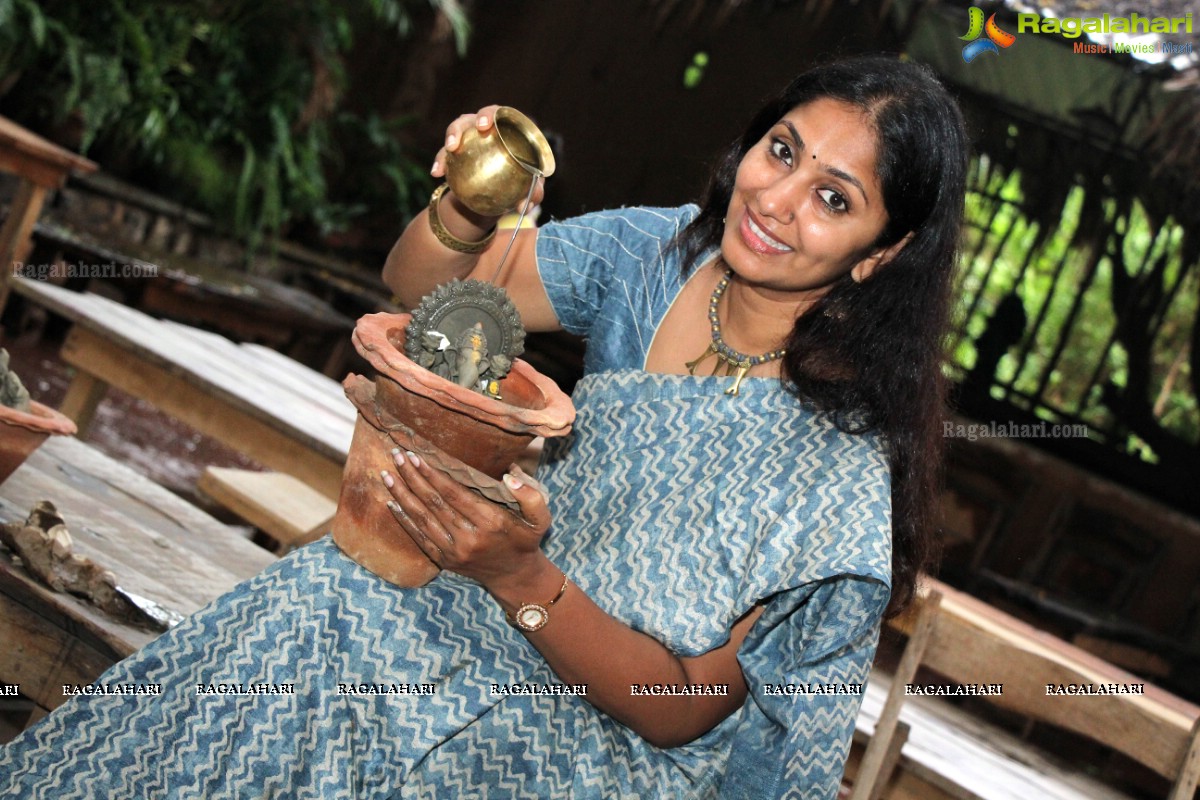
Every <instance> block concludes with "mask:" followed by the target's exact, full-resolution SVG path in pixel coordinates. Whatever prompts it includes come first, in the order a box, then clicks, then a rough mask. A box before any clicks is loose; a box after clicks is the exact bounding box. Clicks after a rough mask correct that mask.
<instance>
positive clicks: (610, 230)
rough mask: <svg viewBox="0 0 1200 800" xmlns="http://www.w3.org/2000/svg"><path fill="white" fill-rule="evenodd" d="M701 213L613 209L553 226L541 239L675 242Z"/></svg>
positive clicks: (688, 207)
mask: <svg viewBox="0 0 1200 800" xmlns="http://www.w3.org/2000/svg"><path fill="white" fill-rule="evenodd" d="M699 213H700V209H699V208H698V207H697V206H696V205H694V204H688V205H683V206H676V207H674V208H668V207H658V206H624V207H621V208H610V209H606V210H604V211H593V212H590V213H587V214H582V215H580V216H577V217H569V218H567V219H563V220H554V221H552V222H549V223H547V224H546V225H544V226H543V227H542V228H541V229H540V231H539V239H541V238H546V239H553V238H556V237H567V238H578V237H580V236H588V235H593V236H599V237H611V238H614V239H619V240H625V239H627V238H634V239H636V238H644V239H647V240H655V241H659V242H662V243H665V242H669V241H670V240H672V239H674V238H675V237H676V236H677V235H678V234H679V233H680V232H681V231H682V230H683V229H684V228H685V227H687V225H688V224H689V223H690V222H691V221H692V220H693V219H695V218H696V215H697V214H699Z"/></svg>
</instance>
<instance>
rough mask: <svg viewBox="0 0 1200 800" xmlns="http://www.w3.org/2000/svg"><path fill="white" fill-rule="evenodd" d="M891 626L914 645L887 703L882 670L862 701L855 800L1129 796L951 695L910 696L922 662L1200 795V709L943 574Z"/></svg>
mask: <svg viewBox="0 0 1200 800" xmlns="http://www.w3.org/2000/svg"><path fill="white" fill-rule="evenodd" d="M891 624H892V626H893V627H894V628H896V629H897V630H899V631H902V632H903V633H905V634H907V635H908V636H909V641H908V644H907V646H906V647H905V650H904V653H903V656H902V657H901V661H900V664H899V666H898V667H897V669H896V674H895V676H894V678H892V680H891V682H890V686H889V687H888V689H887V690H886V699H884V697H883V695H884V694H885V690H884V689H883V688H882V687H883V685H884V684H885V683H886V679H884V678H881V677H876V676H873V677H872V684H873V686H871V687H869V689H868V693H867V697H866V698H865V700H864V703H863V711H862V713H861V714H860V718H859V729H860V731H859V737H860V739H861V738H863V736H864V735H865V734H867V733H871V734H873V735H871V738H870V743H869V744H868V745H867V747H866V750H865V752H863V754H862V756H861V760H860V761H858V763H857V764H856V765H855V764H852V765H851V770H848V774H849V772H850V771H853V772H854V793H853V795H852V797H853V798H854V800H870V799H871V798H877V797H896V798H901V797H921V798H934V797H957V798H980V799H982V800H992V799H993V798H996V799H997V800H999V799H1000V798H1012V799H1013V800H1025V798H1030V797H1037V798H1079V800H1084V798H1089V799H1091V800H1095V799H1096V798H1108V797H1121V796H1122V795H1120V794H1118V793H1116V792H1115V791H1113V790H1112V789H1109V788H1107V787H1104V786H1103V785H1101V784H1099V783H1097V782H1096V781H1095V780H1093V779H1091V778H1089V777H1087V776H1084V775H1082V774H1079V773H1078V772H1073V771H1071V770H1070V769H1068V768H1065V767H1062V766H1059V765H1056V764H1054V762H1053V760H1052V759H1049V758H1047V757H1045V756H1044V755H1043V754H1039V753H1038V752H1037V751H1036V750H1035V749H1034V748H1031V747H1030V746H1028V745H1025V744H1024V743H1021V742H1019V741H1018V740H1017V739H1016V738H1015V737H1012V736H1010V735H1008V734H1005V733H1003V732H1001V731H1000V730H999V729H998V728H996V727H995V726H991V725H988V724H986V723H983V722H980V721H977V720H974V719H973V718H971V717H969V716H967V715H966V714H964V713H963V712H962V711H961V710H959V709H955V708H953V707H950V706H949V704H947V703H945V702H941V701H939V700H937V699H936V698H929V697H906V693H905V691H906V686H907V685H910V684H912V682H913V680H914V676H915V675H916V671H917V668H918V667H919V666H924V667H926V668H927V669H928V670H930V671H932V672H934V673H936V674H937V675H939V676H942V677H944V678H946V679H947V680H949V681H951V682H952V683H950V684H947V686H953V685H975V686H978V685H988V686H995V685H1000V686H1001V687H1002V693H1001V694H990V695H980V696H979V697H978V699H980V700H983V701H986V702H988V703H990V704H993V705H995V706H997V707H998V708H1001V709H1005V710H1008V711H1011V712H1016V713H1018V714H1020V715H1021V716H1023V717H1025V718H1026V719H1029V720H1033V721H1036V722H1043V723H1047V724H1050V725H1053V726H1056V727H1057V728H1061V729H1064V730H1067V731H1071V732H1073V733H1075V734H1079V735H1080V736H1083V737H1085V738H1087V739H1089V740H1091V741H1093V742H1096V743H1098V744H1101V745H1104V746H1105V747H1108V748H1111V749H1113V750H1115V751H1117V752H1120V753H1123V754H1124V755H1126V756H1128V757H1129V758H1131V759H1132V760H1134V761H1136V762H1137V763H1139V764H1141V765H1143V766H1144V767H1146V768H1148V769H1150V770H1152V771H1153V772H1155V773H1157V774H1159V775H1161V776H1163V777H1164V778H1165V779H1166V780H1167V781H1168V782H1171V783H1172V790H1171V793H1170V795H1169V798H1170V800H1191V798H1192V797H1193V795H1194V793H1195V790H1196V784H1197V781H1198V780H1200V707H1197V706H1195V705H1193V704H1191V703H1188V702H1186V701H1184V700H1182V699H1180V698H1178V697H1175V696H1173V695H1171V694H1168V693H1167V692H1164V691H1163V690H1161V689H1159V688H1157V687H1155V686H1153V685H1152V684H1146V683H1144V681H1142V680H1141V679H1140V678H1138V677H1137V676H1134V675H1132V674H1130V673H1128V672H1124V671H1123V670H1120V669H1118V668H1116V667H1114V666H1112V665H1111V664H1108V663H1106V662H1104V661H1102V660H1100V659H1098V658H1096V657H1095V656H1093V655H1091V654H1089V653H1086V652H1084V651H1083V650H1081V649H1079V648H1078V647H1074V646H1072V645H1069V644H1067V643H1066V642H1063V641H1061V640H1059V639H1056V638H1055V637H1053V636H1050V635H1049V634H1046V633H1044V632H1042V631H1038V630H1037V629H1035V628H1033V627H1031V626H1029V625H1027V624H1025V623H1023V622H1021V621H1019V620H1017V619H1015V618H1013V617H1011V616H1009V615H1007V614H1004V613H1002V612H1000V611H997V610H996V609H994V608H992V607H991V606H988V605H987V604H985V603H983V602H981V601H979V600H976V599H975V598H973V597H970V596H969V595H966V594H964V593H962V592H959V591H957V590H955V589H952V588H951V587H949V586H946V585H945V584H941V583H939V582H937V581H928V585H927V586H926V588H925V589H924V591H923V595H922V597H921V598H920V599H919V600H918V601H917V602H916V603H914V605H913V607H912V608H910V609H909V610H908V611H907V612H906V613H905V614H903V615H901V616H900V617H898V618H897V619H895V620H893V621H892V623H891ZM1071 685H1074V686H1094V687H1101V686H1104V687H1109V686H1113V685H1117V686H1120V687H1128V686H1139V685H1140V686H1141V687H1143V688H1142V690H1141V691H1142V692H1144V693H1116V694H1078V693H1076V694H1065V695H1060V694H1057V693H1056V692H1057V691H1058V689H1057V687H1059V686H1071ZM1047 687H1054V688H1053V690H1051V689H1048V688H1047ZM901 723H903V724H904V725H906V726H907V728H908V730H907V737H906V738H907V741H906V742H904V744H903V746H902V747H900V748H899V758H898V766H899V768H900V772H901V773H902V774H900V775H899V776H897V777H896V779H895V780H894V781H892V780H891V779H890V776H889V775H888V765H887V762H888V760H889V759H888V751H889V750H892V751H895V750H896V749H897V748H895V747H894V745H893V743H892V740H893V737H894V736H895V732H896V730H897V729H899V728H900V726H901ZM914 784H917V785H920V786H921V787H922V788H920V789H917V790H914V789H912V788H911V787H912V786H913V785H914Z"/></svg>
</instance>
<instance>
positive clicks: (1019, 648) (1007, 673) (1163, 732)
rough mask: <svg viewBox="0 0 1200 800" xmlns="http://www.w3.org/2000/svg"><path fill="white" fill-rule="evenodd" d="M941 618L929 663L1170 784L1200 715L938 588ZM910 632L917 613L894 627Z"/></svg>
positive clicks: (1109, 667)
mask: <svg viewBox="0 0 1200 800" xmlns="http://www.w3.org/2000/svg"><path fill="white" fill-rule="evenodd" d="M927 584H928V585H929V586H931V587H933V588H935V589H936V590H937V591H938V592H940V593H941V594H942V595H943V597H942V601H941V613H940V614H939V616H938V622H937V625H936V626H935V629H934V634H933V637H932V640H931V642H930V645H929V647H928V650H927V652H926V656H925V659H924V663H925V664H926V665H927V666H929V667H930V668H931V669H932V670H934V671H935V672H938V673H939V674H942V675H945V676H946V677H948V678H950V679H951V680H955V681H959V682H963V683H987V684H995V683H1000V684H1003V685H1004V692H1003V694H1002V695H999V696H989V697H988V698H987V700H988V701H989V702H991V703H993V704H995V705H997V706H999V707H1001V708H1006V709H1009V710H1011V711H1015V712H1017V713H1020V714H1022V715H1024V716H1027V717H1029V718H1031V719H1035V720H1040V721H1044V722H1048V723H1052V724H1054V725H1057V726H1060V727H1063V728H1066V729H1068V730H1071V731H1074V732H1076V733H1079V734H1082V735H1084V736H1087V737H1088V738H1090V739H1093V740H1095V741H1097V742H1099V743H1101V744H1104V745H1107V746H1109V747H1112V748H1114V749H1116V750H1118V751H1120V752H1123V753H1125V754H1127V755H1129V756H1130V757H1132V758H1134V759H1135V760H1137V761H1139V762H1140V763H1142V764H1144V765H1145V766H1147V767H1150V768H1151V769H1153V770H1154V771H1156V772H1158V773H1159V774H1160V775H1164V776H1167V777H1168V778H1171V777H1173V776H1174V775H1175V773H1176V771H1177V769H1178V767H1179V765H1180V764H1181V763H1182V761H1183V759H1184V757H1185V754H1186V749H1187V735H1188V732H1189V731H1190V730H1191V727H1192V723H1193V721H1194V720H1195V719H1196V718H1197V716H1200V708H1198V707H1196V706H1194V705H1192V704H1191V703H1188V702H1186V701H1184V700H1182V699H1180V698H1178V697H1175V696H1173V695H1171V694H1169V693H1167V692H1164V691H1163V690H1161V689H1159V688H1158V687H1155V686H1154V685H1153V684H1145V681H1143V680H1142V679H1141V678H1139V677H1137V676H1135V675H1132V674H1130V673H1127V672H1125V671H1123V670H1120V669H1118V668H1116V667H1114V666H1112V665H1111V664H1108V663H1106V662H1104V661H1101V660H1100V659H1098V658H1095V657H1094V656H1092V655H1090V654H1088V653H1086V652H1084V651H1082V650H1080V649H1079V648H1076V647H1072V646H1071V645H1069V644H1067V643H1066V642H1063V641H1062V640H1060V639H1057V638H1055V637H1053V636H1050V635H1049V634H1047V633H1045V632H1043V631H1039V630H1037V629H1035V628H1033V627H1031V626H1029V625H1027V624H1025V623H1022V622H1020V621H1019V620H1016V619H1014V618H1012V617H1010V616H1008V615H1007V614H1004V613H1002V612H1000V611H998V610H997V609H994V608H992V607H991V606H988V605H987V604H985V603H982V602H981V601H979V600H976V599H975V598H973V597H970V596H969V595H965V594H963V593H962V592H959V591H957V590H955V589H952V588H951V587H949V586H947V585H945V584H942V583H940V582H937V581H932V580H928V581H927ZM895 624H896V626H897V627H900V628H901V629H904V630H911V625H912V614H911V613H910V614H906V615H904V616H902V617H900V618H898V619H897V620H896V621H895ZM1068 683H1075V684H1089V683H1090V684H1111V683H1118V684H1145V695H1110V696H1085V695H1073V696H1054V697H1048V696H1047V694H1046V685H1047V684H1055V685H1057V684H1068Z"/></svg>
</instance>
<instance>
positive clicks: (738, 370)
mask: <svg viewBox="0 0 1200 800" xmlns="http://www.w3.org/2000/svg"><path fill="white" fill-rule="evenodd" d="M732 274H733V272H732V271H731V270H730V269H728V268H726V270H725V274H724V275H722V276H721V280H719V281H717V288H715V289H713V293H712V298H711V299H710V300H709V301H708V321H709V324H710V325H711V327H712V342H711V343H710V344H709V345H708V349H707V350H705V351H704V352H703V353H701V354H700V356H699V358H697V359H695V360H694V361H688V362H687V363H685V364H684V366H686V367H687V368H688V374H689V375H695V374H696V367H698V366H699V365H700V363H701V362H703V361H706V360H707V359H708V357H709V356H714V355H715V356H716V357H717V364H716V366H715V367H713V371H712V374H713V375H716V374H717V373H718V372H719V371H720V370H721V367H722V366H724V367H725V375H727V376H728V375H733V376H734V377H733V385H732V386H730V387H729V388H728V389H726V390H725V394H729V395H733V396H734V397H737V394H738V389H739V388H741V385H742V379H743V378H745V377H746V373H747V372H749V371H750V370H751V369H752V368H753V367H757V366H758V365H759V364H766V363H767V362H769V361H775V360H776V359H779V358H783V356H784V354H785V353H786V352H787V351H786V350H783V349H779V350H771V351H769V352H766V353H763V354H762V355H761V356H748V355H746V354H745V353H742V352H740V351H738V350H734V349H733V348H732V347H730V346H729V345H727V344H725V339H724V338H722V336H721V320H720V317H718V316H717V303H719V302H720V300H721V295H723V294H725V289H726V287H728V286H729V278H730V276H731V275H732Z"/></svg>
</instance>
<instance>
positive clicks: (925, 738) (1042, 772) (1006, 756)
mask: <svg viewBox="0 0 1200 800" xmlns="http://www.w3.org/2000/svg"><path fill="white" fill-rule="evenodd" d="M890 688H891V679H890V677H889V676H887V675H886V674H884V673H882V672H880V671H878V670H875V671H874V672H872V673H871V679H870V681H868V683H867V687H866V691H865V692H864V697H863V704H862V708H861V709H860V711H859V715H858V728H859V729H860V731H861V735H870V734H871V733H873V731H874V724H875V720H876V719H878V717H879V715H880V713H881V712H882V709H883V704H884V702H885V700H886V696H887V693H888V691H889V689H890ZM1005 688H1006V689H1007V686H1006V687H1005ZM900 717H901V719H902V720H903V721H904V722H905V723H906V724H907V725H908V726H909V736H908V741H907V743H905V745H904V748H903V749H902V752H901V757H900V762H899V766H900V769H901V770H902V771H904V772H908V773H911V774H913V775H914V776H916V777H917V778H918V779H920V781H923V782H925V783H928V784H929V785H930V786H932V787H934V788H935V789H936V790H937V791H938V792H941V793H945V794H948V795H950V796H952V797H956V798H961V799H962V800H1029V798H1038V800H1129V799H1128V797H1127V796H1126V795H1124V794H1121V793H1120V792H1117V791H1115V790H1113V789H1112V788H1110V787H1107V786H1105V785H1103V784H1101V783H1099V782H1097V781H1095V780H1093V779H1092V778H1090V777H1088V776H1086V775H1083V774H1081V773H1078V772H1075V771H1072V770H1071V769H1070V768H1068V767H1067V766H1065V765H1063V764H1061V763H1059V762H1057V761H1055V760H1054V759H1052V758H1050V757H1049V756H1047V755H1046V754H1044V753H1043V752H1041V751H1039V750H1037V749H1035V748H1033V747H1031V746H1029V745H1027V744H1025V743H1024V742H1021V741H1020V740H1018V739H1016V738H1015V737H1013V736H1012V735H1010V734H1008V733H1006V732H1005V731H1002V730H1000V729H999V728H996V727H995V726H993V725H988V724H987V723H984V722H981V721H979V720H978V719H976V718H974V717H972V716H971V715H969V714H967V713H966V712H963V711H961V710H959V709H957V708H954V707H953V706H951V705H950V704H948V703H945V702H941V701H938V700H936V699H934V698H925V697H910V698H909V699H908V701H907V702H906V703H905V704H904V708H903V709H902V710H901V713H900ZM931 794H932V793H931ZM886 796H888V797H893V796H894V795H893V794H892V793H890V792H889V794H888V795H886Z"/></svg>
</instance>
